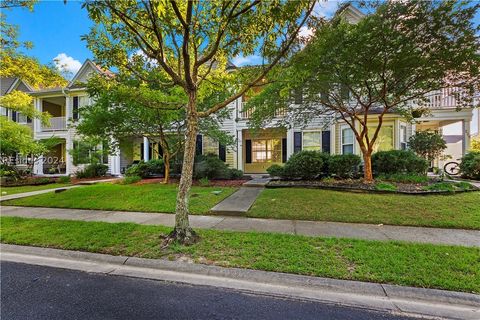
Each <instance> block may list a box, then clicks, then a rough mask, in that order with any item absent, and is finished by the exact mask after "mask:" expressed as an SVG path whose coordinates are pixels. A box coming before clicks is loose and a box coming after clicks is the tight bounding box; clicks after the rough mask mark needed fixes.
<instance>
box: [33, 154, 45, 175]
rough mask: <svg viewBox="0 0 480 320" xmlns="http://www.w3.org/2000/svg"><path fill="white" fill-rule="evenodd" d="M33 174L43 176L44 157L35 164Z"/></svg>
mask: <svg viewBox="0 0 480 320" xmlns="http://www.w3.org/2000/svg"><path fill="white" fill-rule="evenodd" d="M33 173H34V174H43V156H40V157H39V158H38V160H37V161H35V163H34V164H33Z"/></svg>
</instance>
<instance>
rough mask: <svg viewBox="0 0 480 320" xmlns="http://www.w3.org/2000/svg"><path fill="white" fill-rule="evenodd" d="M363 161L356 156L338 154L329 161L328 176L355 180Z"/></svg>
mask: <svg viewBox="0 0 480 320" xmlns="http://www.w3.org/2000/svg"><path fill="white" fill-rule="evenodd" d="M361 162H362V160H361V159H360V157H359V156H357V155H356V154H337V155H332V156H330V159H329V160H328V174H329V175H331V176H335V177H338V178H342V179H347V178H354V177H356V176H357V175H358V168H359V166H360V163H361Z"/></svg>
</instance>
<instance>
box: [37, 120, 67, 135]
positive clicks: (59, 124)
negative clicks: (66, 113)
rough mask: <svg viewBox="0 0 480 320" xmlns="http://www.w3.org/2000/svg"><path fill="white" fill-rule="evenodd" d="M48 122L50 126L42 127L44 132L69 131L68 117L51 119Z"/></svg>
mask: <svg viewBox="0 0 480 320" xmlns="http://www.w3.org/2000/svg"><path fill="white" fill-rule="evenodd" d="M48 121H49V124H47V125H42V126H41V131H42V132H48V131H64V130H67V118H66V117H51V118H50V119H49V120H48Z"/></svg>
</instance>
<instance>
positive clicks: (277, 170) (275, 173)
mask: <svg viewBox="0 0 480 320" xmlns="http://www.w3.org/2000/svg"><path fill="white" fill-rule="evenodd" d="M267 173H268V174H269V175H270V176H271V177H282V176H283V166H281V165H278V164H274V165H271V166H270V167H268V168H267Z"/></svg>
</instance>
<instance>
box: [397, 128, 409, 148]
mask: <svg viewBox="0 0 480 320" xmlns="http://www.w3.org/2000/svg"><path fill="white" fill-rule="evenodd" d="M402 129H404V130H405V140H404V136H403V134H402ZM399 131H400V132H399V136H400V139H399V141H400V149H401V150H404V149H402V143H405V150H406V149H407V148H408V131H407V124H406V123H403V122H400V130H399Z"/></svg>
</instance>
